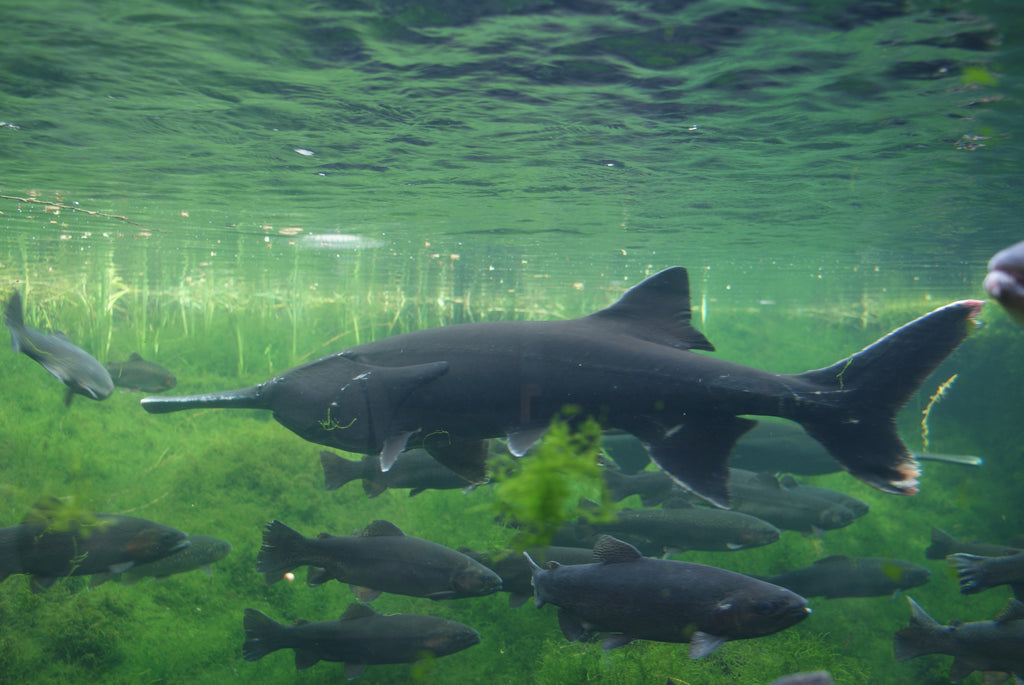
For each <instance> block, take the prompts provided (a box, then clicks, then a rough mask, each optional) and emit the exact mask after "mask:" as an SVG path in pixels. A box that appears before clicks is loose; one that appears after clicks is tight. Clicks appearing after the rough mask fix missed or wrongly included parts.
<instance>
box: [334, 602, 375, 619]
mask: <svg viewBox="0 0 1024 685" xmlns="http://www.w3.org/2000/svg"><path fill="white" fill-rule="evenodd" d="M378 615H379V614H378V613H377V612H376V611H374V610H373V609H371V608H370V607H369V606H367V605H366V604H361V603H360V602H352V603H351V604H349V605H348V609H345V613H343V614H342V615H341V620H342V621H351V620H352V619H354V618H370V617H371V616H378Z"/></svg>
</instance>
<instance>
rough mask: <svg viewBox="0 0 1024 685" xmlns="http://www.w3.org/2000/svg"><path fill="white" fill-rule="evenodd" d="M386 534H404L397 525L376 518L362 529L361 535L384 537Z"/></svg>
mask: <svg viewBox="0 0 1024 685" xmlns="http://www.w3.org/2000/svg"><path fill="white" fill-rule="evenodd" d="M388 535H405V533H403V532H402V531H401V530H399V528H398V526H396V525H395V524H393V523H391V521H385V520H384V519H377V520H376V521H373V522H371V523H370V525H368V526H367V527H366V529H365V530H363V537H385V536H388Z"/></svg>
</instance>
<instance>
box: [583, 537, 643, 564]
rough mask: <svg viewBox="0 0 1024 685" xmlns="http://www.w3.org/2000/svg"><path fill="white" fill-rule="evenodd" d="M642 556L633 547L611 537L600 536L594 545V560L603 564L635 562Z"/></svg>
mask: <svg viewBox="0 0 1024 685" xmlns="http://www.w3.org/2000/svg"><path fill="white" fill-rule="evenodd" d="M643 556H644V555H642V554H640V550H638V549H637V548H636V547H634V546H633V545H631V544H629V543H628V542H623V541H622V540H619V539H618V538H613V537H612V536H611V535H602V536H601V537H600V538H598V540H597V544H595V545H594V560H595V561H598V562H601V563H604V564H620V563H623V562H627V561H635V560H636V559H642V558H643Z"/></svg>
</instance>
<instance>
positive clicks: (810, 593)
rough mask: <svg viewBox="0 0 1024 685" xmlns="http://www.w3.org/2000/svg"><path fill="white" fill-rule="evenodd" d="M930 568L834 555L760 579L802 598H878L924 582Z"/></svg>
mask: <svg viewBox="0 0 1024 685" xmlns="http://www.w3.org/2000/svg"><path fill="white" fill-rule="evenodd" d="M930 577H931V571H929V570H928V569H926V568H924V567H923V566H918V565H917V564H912V563H910V562H909V561H903V560H902V559H883V558H880V557H858V558H853V557H847V556H843V555H834V556H830V557H826V558H824V559H819V560H818V561H816V562H814V563H813V564H811V565H810V566H805V567H803V568H798V569H794V570H792V571H786V572H785V573H781V574H779V575H776V576H769V577H767V578H764V580H766V581H768V582H769V583H774V584H776V585H781V586H782V587H785V588H789V589H790V590H792V591H793V592H796V593H797V594H800V595H803V596H804V597H828V598H836V597H881V596H885V595H892V594H893V593H894V592H896V591H897V590H908V589H910V588H912V587H917V586H919V585H924V584H925V583H927V582H928V579H929V578H930Z"/></svg>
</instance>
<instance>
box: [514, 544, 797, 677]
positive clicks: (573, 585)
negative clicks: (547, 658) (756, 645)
mask: <svg viewBox="0 0 1024 685" xmlns="http://www.w3.org/2000/svg"><path fill="white" fill-rule="evenodd" d="M594 556H595V558H596V559H599V560H600V561H599V563H595V564H584V565H580V566H561V565H559V564H557V563H553V562H549V563H548V564H547V568H546V569H543V568H541V567H540V566H537V565H536V564H535V563H533V560H532V559H531V560H530V562H531V565H532V567H533V588H534V602H535V603H536V605H537V606H538V607H540V606H543V605H544V604H547V603H550V604H554V605H556V606H558V607H559V609H558V623H559V626H561V628H562V632H563V633H564V634H565V636H566V638H568V639H569V640H572V641H575V640H578V639H581V638H587V637H589V635H590V634H591V633H613V635H612V636H610V637H608V638H606V639H605V640H604V642H603V646H604V648H605V649H613V648H615V647H619V646H622V645H624V644H627V643H629V642H632V641H633V640H635V639H645V640H658V641H660V642H689V643H691V644H690V652H689V653H690V658H692V659H697V658H700V657H702V656H704V655H706V654H710V653H711V652H713V651H714V650H715V649H717V648H718V647H719V646H720V645H721V644H722V643H724V642H726V641H727V640H742V639H747V638H754V637H762V636H765V635H771V634H772V633H776V632H778V631H780V630H784V629H786V628H789V627H790V626H792V625H795V624H797V623H799V622H800V621H802V620H804V619H805V618H807V616H808V615H809V614H810V613H811V611H810V609H808V608H807V600H806V599H804V598H803V597H801V596H799V595H797V594H796V593H794V592H791V591H790V590H787V589H785V588H782V587H779V586H778V585H772V584H771V583H766V582H764V581H761V580H757V579H756V578H751V577H750V576H745V575H743V574H741V573H734V572H733V571H726V570H724V569H720V568H715V567H713V566H704V565H703V564H692V563H687V562H683V561H668V560H664V559H651V558H649V557H644V556H642V555H641V554H640V552H639V551H638V550H637V549H636V548H635V547H633V546H632V545H629V544H626V543H625V542H622V541H621V540H617V539H615V538H613V537H611V536H608V535H606V536H603V537H602V538H601V539H600V540H598V543H597V544H596V545H595V546H594Z"/></svg>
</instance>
